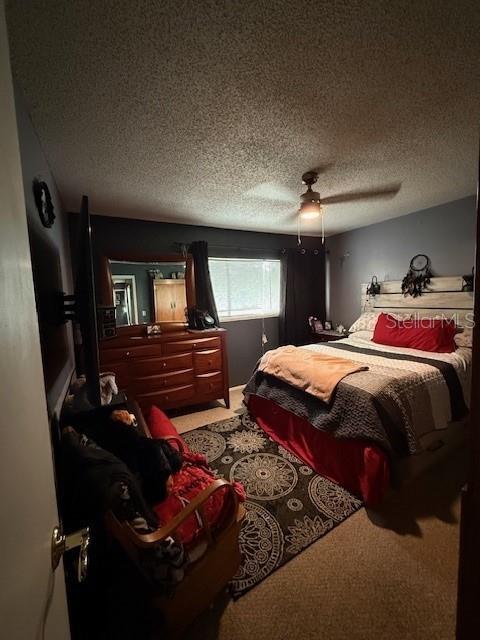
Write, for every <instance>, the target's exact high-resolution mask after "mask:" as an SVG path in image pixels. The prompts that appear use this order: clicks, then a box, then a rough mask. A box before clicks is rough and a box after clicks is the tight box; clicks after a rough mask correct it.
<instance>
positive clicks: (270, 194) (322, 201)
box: [246, 169, 401, 242]
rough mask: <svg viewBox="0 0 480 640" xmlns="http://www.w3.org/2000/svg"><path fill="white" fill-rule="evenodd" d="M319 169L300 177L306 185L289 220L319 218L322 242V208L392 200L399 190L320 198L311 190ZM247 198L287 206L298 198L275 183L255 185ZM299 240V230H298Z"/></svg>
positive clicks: (392, 186) (390, 188)
mask: <svg viewBox="0 0 480 640" xmlns="http://www.w3.org/2000/svg"><path fill="white" fill-rule="evenodd" d="M319 171H320V170H319V169H316V170H312V171H307V172H306V173H304V174H303V176H302V184H305V185H307V190H306V191H305V193H302V194H301V195H300V205H299V208H298V209H297V210H296V211H295V212H294V213H293V214H292V216H291V219H294V220H297V222H298V224H299V225H300V220H301V219H303V220H314V219H315V218H318V217H321V221H322V242H323V241H324V231H323V217H324V213H325V211H324V206H326V205H331V204H341V203H346V202H356V201H359V200H372V199H377V198H393V197H394V196H395V195H396V194H397V193H398V192H399V190H400V186H401V184H400V183H396V184H390V185H386V186H385V187H379V188H377V189H371V190H368V191H350V192H346V193H339V194H334V195H331V196H327V197H325V198H323V197H321V196H320V193H319V192H318V191H314V190H313V189H312V185H314V184H315V183H316V182H317V180H318V175H319ZM246 195H247V196H253V197H257V198H263V199H265V200H272V201H276V202H288V203H289V204H290V203H292V204H294V203H296V202H298V196H297V195H295V194H294V193H293V192H292V191H290V189H287V188H286V187H284V186H282V185H278V184H275V183H269V182H264V183H262V184H260V185H257V186H256V187H254V188H253V189H250V191H247V193H246ZM299 238H300V228H299Z"/></svg>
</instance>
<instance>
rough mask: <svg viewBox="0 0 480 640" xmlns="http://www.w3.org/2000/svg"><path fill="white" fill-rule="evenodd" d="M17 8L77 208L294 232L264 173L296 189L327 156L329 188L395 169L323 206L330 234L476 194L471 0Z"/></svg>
mask: <svg viewBox="0 0 480 640" xmlns="http://www.w3.org/2000/svg"><path fill="white" fill-rule="evenodd" d="M7 18H8V21H9V27H10V41H11V42H10V46H11V50H12V59H13V68H14V73H15V75H16V78H17V81H18V83H19V85H20V87H21V89H22V90H23V93H24V96H25V99H26V103H27V107H28V109H29V111H30V114H31V117H32V120H33V123H34V125H35V127H36V129H37V132H38V135H39V138H40V141H41V143H42V145H43V148H44V151H45V153H46V156H47V158H48V161H49V163H50V165H51V168H52V171H53V174H54V176H55V179H56V181H57V184H58V187H59V190H60V193H61V196H62V199H63V202H64V204H65V206H66V207H67V208H69V209H71V210H77V209H78V206H79V201H80V196H81V194H83V193H86V194H88V195H89V196H90V199H91V208H92V209H93V211H94V212H95V213H99V214H105V215H118V216H128V217H138V218H145V219H154V220H166V221H177V222H186V223H192V224H200V225H211V226H218V227H226V228H241V229H251V230H263V231H276V232H290V233H292V232H295V230H296V226H295V223H294V222H292V221H291V213H292V211H293V210H294V206H292V204H285V203H281V202H274V201H271V200H264V199H261V198H259V197H256V196H252V195H250V194H251V191H252V189H255V187H256V185H259V184H261V183H265V182H278V183H280V184H281V185H283V187H285V188H288V189H291V190H294V191H295V192H296V193H298V194H300V193H301V192H302V185H301V183H300V176H301V175H302V173H303V172H304V171H306V170H308V169H311V168H312V167H317V166H321V167H325V168H326V169H325V171H324V172H323V173H322V175H321V177H320V181H319V183H318V186H319V187H320V191H321V193H322V195H324V196H329V195H332V194H335V193H339V192H344V191H355V190H365V189H370V188H376V187H381V186H384V185H391V184H394V183H401V189H400V191H399V193H398V194H397V195H396V196H395V197H394V198H392V199H390V200H385V201H381V200H380V201H374V202H371V201H361V202H359V203H355V204H353V203H349V204H348V205H341V204H336V205H331V206H329V207H327V209H326V210H327V215H326V219H325V224H326V231H327V233H329V234H332V233H336V232H338V231H342V230H345V229H350V228H354V227H359V226H362V225H366V224H371V223H372V222H376V221H379V220H385V219H387V218H392V217H395V216H400V215H404V214H407V213H410V212H412V211H415V210H417V209H422V208H425V207H429V206H432V205H435V204H440V203H442V202H447V201H451V200H454V199H457V198H460V197H463V196H466V195H469V194H472V193H474V192H475V187H476V174H477V157H478V123H479V120H480V117H479V116H480V46H479V30H480V10H479V8H478V3H477V2H475V1H473V0H472V1H471V2H470V1H467V0H456V1H453V0H451V1H442V2H439V1H438V0H432V1H430V0H422V1H421V2H410V1H407V0H405V1H402V0H396V1H394V2H391V0H376V1H375V0H344V1H340V0H333V1H332V0H328V1H319V0H316V1H315V2H312V0H308V1H303V0H293V1H291V2H280V1H278V0H263V1H262V0H254V1H250V0H243V1H240V0H232V1H230V2H227V1H220V0H217V1H214V0H190V1H180V0H175V1H163V2H159V1H153V0H152V1H151V2H147V1H139V0H135V1H134V2H131V1H130V0H128V1H127V0H122V1H120V0H102V1H98V2H93V1H92V0H70V1H69V2H65V1H64V0H49V1H48V2H44V1H40V0H39V1H33V0H32V1H28V0H23V1H21V2H18V1H13V0H12V1H11V2H9V3H8V5H7ZM249 192H250V194H249ZM270 193H271V190H270ZM303 230H304V232H305V233H308V234H311V235H314V234H316V233H318V232H319V222H318V220H317V221H314V222H308V223H307V222H305V223H304V224H303Z"/></svg>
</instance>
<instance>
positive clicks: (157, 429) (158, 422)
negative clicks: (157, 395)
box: [147, 405, 186, 447]
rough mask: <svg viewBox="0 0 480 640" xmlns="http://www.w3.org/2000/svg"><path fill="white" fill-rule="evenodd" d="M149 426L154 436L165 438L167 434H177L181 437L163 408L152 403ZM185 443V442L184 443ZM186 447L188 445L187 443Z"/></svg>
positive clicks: (148, 420)
mask: <svg viewBox="0 0 480 640" xmlns="http://www.w3.org/2000/svg"><path fill="white" fill-rule="evenodd" d="M147 424H148V428H149V430H150V433H151V434H152V438H165V437H166V436H176V437H178V438H180V435H179V433H178V431H177V430H176V429H175V426H174V424H173V422H172V421H171V420H170V418H169V417H168V416H166V415H165V414H164V413H163V411H162V410H161V409H159V408H158V407H156V406H155V405H152V408H151V409H150V413H149V415H148V419H147ZM184 444H185V443H184ZM185 447H186V445H185Z"/></svg>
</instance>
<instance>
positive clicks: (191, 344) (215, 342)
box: [163, 338, 220, 353]
mask: <svg viewBox="0 0 480 640" xmlns="http://www.w3.org/2000/svg"><path fill="white" fill-rule="evenodd" d="M219 346H220V338H192V339H191V340H176V341H173V342H165V343H164V345H163V351H164V353H178V352H180V351H189V350H190V351H192V350H194V349H208V348H210V349H212V348H213V347H219Z"/></svg>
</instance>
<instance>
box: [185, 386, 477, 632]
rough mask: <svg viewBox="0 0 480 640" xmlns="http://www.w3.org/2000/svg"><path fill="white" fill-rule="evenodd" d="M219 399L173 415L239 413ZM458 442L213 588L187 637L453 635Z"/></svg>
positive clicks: (236, 395) (189, 421) (197, 418)
mask: <svg viewBox="0 0 480 640" xmlns="http://www.w3.org/2000/svg"><path fill="white" fill-rule="evenodd" d="M241 398H242V396H241V392H240V390H239V389H238V390H234V391H233V392H232V393H231V405H232V406H231V409H230V410H226V409H225V408H224V407H222V406H220V404H218V405H217V406H214V405H212V407H210V408H209V409H208V410H206V411H200V412H196V413H190V414H188V413H185V414H184V415H179V416H177V417H176V418H175V419H174V420H173V421H174V422H175V424H176V426H177V428H178V429H179V430H180V431H182V432H185V431H189V430H190V429H195V428H197V427H199V426H203V425H205V424H209V423H211V422H215V421H218V420H223V419H226V418H229V417H232V416H234V415H238V413H239V412H241V411H242V409H241ZM466 468H467V466H466V454H465V451H464V450H463V449H461V448H459V449H457V450H455V451H453V452H451V453H450V454H449V455H448V457H446V458H445V459H444V460H442V459H440V460H439V461H438V462H437V463H436V464H435V466H434V467H432V468H431V469H430V470H428V471H426V472H425V473H424V474H422V475H421V476H420V477H418V478H417V479H416V480H414V481H413V482H411V483H410V484H408V485H407V486H405V487H404V488H403V489H402V490H400V491H398V492H394V493H392V494H391V495H390V496H389V497H388V499H387V500H386V501H385V503H384V504H383V505H382V508H381V510H380V511H379V512H376V513H368V512H367V511H366V510H365V509H360V510H359V511H357V512H356V513H354V514H353V515H352V516H351V517H349V518H348V519H347V520H345V521H344V522H343V523H342V524H341V525H340V526H339V527H337V528H336V529H334V530H333V531H331V532H330V533H329V534H328V535H326V536H324V537H323V538H321V539H320V540H318V541H317V542H315V543H314V544H312V545H311V546H310V547H308V549H305V551H303V552H302V553H300V554H298V555H297V556H296V557H295V558H294V559H293V560H291V561H290V562H289V563H288V564H286V565H284V566H283V567H281V568H280V569H279V570H278V571H276V572H275V573H273V574H272V575H270V576H269V577H268V579H267V580H264V581H263V582H261V583H260V584H259V585H257V586H256V587H255V588H254V589H252V590H251V591H249V592H248V593H247V594H246V595H245V596H243V597H242V598H240V599H239V600H237V601H233V600H232V599H231V598H230V597H229V596H228V595H227V594H225V595H224V596H222V597H220V598H218V600H217V602H216V603H215V605H214V606H213V608H212V609H210V610H209V611H207V612H206V613H205V614H204V615H203V616H201V618H199V619H198V621H197V622H196V623H195V624H194V625H193V627H192V628H191V629H190V631H189V632H188V633H187V636H186V637H187V638H188V639H189V640H194V639H199V638H201V639H202V640H214V639H215V640H250V639H251V638H254V637H258V638H262V640H270V639H272V640H273V639H275V640H278V639H279V638H282V639H293V638H301V639H302V640H310V639H311V640H314V639H315V640H318V639H320V638H321V639H322V640H340V639H341V640H347V639H349V640H369V639H370V638H372V639H375V640H379V639H380V640H384V639H388V640H415V639H417V638H418V639H419V640H420V639H421V640H430V639H431V640H452V639H453V638H454V637H455V603H456V588H457V563H458V536H459V514H460V509H459V503H460V500H459V494H460V488H461V486H462V484H463V483H464V481H465V474H466Z"/></svg>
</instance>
